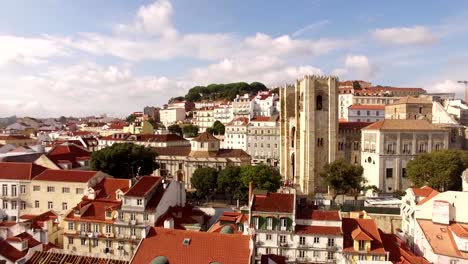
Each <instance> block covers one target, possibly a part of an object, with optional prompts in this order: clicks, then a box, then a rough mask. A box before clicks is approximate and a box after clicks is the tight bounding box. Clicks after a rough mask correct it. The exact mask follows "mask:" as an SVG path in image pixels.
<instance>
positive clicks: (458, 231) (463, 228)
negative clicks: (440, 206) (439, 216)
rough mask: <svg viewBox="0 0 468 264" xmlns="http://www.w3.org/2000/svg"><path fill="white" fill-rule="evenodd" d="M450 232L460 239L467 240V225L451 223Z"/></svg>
mask: <svg viewBox="0 0 468 264" xmlns="http://www.w3.org/2000/svg"><path fill="white" fill-rule="evenodd" d="M450 230H452V232H453V233H454V234H455V235H456V236H457V237H461V238H465V239H466V238H468V224H461V223H453V224H451V225H450Z"/></svg>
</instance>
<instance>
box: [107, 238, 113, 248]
mask: <svg viewBox="0 0 468 264" xmlns="http://www.w3.org/2000/svg"><path fill="white" fill-rule="evenodd" d="M111 247H112V240H106V248H111Z"/></svg>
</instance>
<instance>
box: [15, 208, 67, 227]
mask: <svg viewBox="0 0 468 264" xmlns="http://www.w3.org/2000/svg"><path fill="white" fill-rule="evenodd" d="M57 218H58V216H57V214H55V213H54V212H52V211H47V212H45V213H42V214H39V215H21V216H20V217H19V219H20V220H21V222H22V223H30V224H31V228H33V229H42V228H43V227H44V222H46V221H55V220H56V219H57Z"/></svg>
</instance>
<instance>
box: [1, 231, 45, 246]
mask: <svg viewBox="0 0 468 264" xmlns="http://www.w3.org/2000/svg"><path fill="white" fill-rule="evenodd" d="M14 237H16V238H18V239H20V241H28V248H33V247H35V246H38V245H40V244H41V242H39V241H37V240H36V239H34V237H33V236H31V235H30V234H28V233H26V232H23V233H20V234H18V235H16V236H14ZM7 240H8V238H7Z"/></svg>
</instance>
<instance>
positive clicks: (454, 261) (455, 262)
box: [450, 259, 460, 264]
mask: <svg viewBox="0 0 468 264" xmlns="http://www.w3.org/2000/svg"><path fill="white" fill-rule="evenodd" d="M458 263H460V262H459V261H458V259H451V260H450V264H458Z"/></svg>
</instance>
